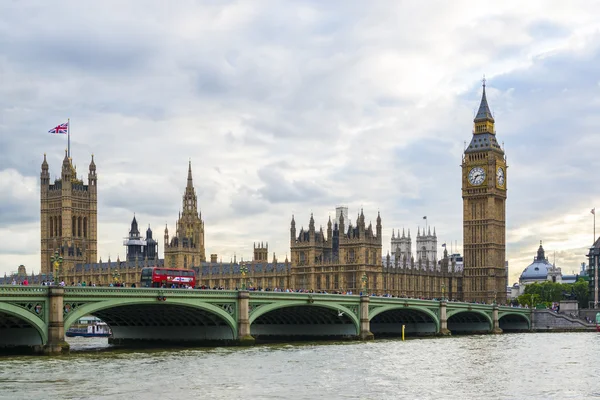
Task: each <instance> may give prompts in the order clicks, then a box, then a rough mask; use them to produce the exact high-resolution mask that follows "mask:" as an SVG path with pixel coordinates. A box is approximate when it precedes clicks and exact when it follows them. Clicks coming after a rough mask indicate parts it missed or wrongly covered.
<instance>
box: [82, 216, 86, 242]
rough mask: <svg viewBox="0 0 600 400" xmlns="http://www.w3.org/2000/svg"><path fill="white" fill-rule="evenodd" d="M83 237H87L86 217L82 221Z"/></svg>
mask: <svg viewBox="0 0 600 400" xmlns="http://www.w3.org/2000/svg"><path fill="white" fill-rule="evenodd" d="M83 237H85V238H86V237H87V217H86V218H84V219H83Z"/></svg>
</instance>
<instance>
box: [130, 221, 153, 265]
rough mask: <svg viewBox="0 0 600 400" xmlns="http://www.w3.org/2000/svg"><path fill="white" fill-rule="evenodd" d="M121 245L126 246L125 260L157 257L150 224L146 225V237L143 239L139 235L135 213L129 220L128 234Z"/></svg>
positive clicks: (151, 259) (150, 259)
mask: <svg viewBox="0 0 600 400" xmlns="http://www.w3.org/2000/svg"><path fill="white" fill-rule="evenodd" d="M123 245H124V246H125V247H126V248H127V257H126V260H127V261H143V260H144V259H147V260H149V261H154V260H155V259H156V258H158V243H156V240H154V239H153V238H152V229H150V225H148V229H147V230H146V238H145V239H144V238H143V237H142V236H141V235H140V231H139V229H138V223H137V220H136V219H135V215H134V216H133V221H131V229H130V230H129V236H128V237H127V238H125V240H124V241H123Z"/></svg>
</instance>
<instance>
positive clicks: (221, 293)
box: [65, 286, 237, 297]
mask: <svg viewBox="0 0 600 400" xmlns="http://www.w3.org/2000/svg"><path fill="white" fill-rule="evenodd" d="M159 294H160V295H169V296H179V297H190V296H192V297H236V296H237V291H235V290H195V289H170V288H169V289H167V288H121V287H104V286H96V287H89V286H88V287H82V286H66V287H65V296H74V295H75V296H103V295H109V296H114V295H119V296H126V297H128V296H156V295H159Z"/></svg>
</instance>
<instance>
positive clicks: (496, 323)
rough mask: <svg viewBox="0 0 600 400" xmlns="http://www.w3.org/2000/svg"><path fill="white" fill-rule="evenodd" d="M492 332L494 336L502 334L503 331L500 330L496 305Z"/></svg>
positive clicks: (493, 310) (495, 306)
mask: <svg viewBox="0 0 600 400" xmlns="http://www.w3.org/2000/svg"><path fill="white" fill-rule="evenodd" d="M492 321H493V326H492V332H491V333H494V334H499V333H502V329H500V322H499V321H498V305H497V304H494V308H492Z"/></svg>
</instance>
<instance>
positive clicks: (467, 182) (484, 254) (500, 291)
mask: <svg viewBox="0 0 600 400" xmlns="http://www.w3.org/2000/svg"><path fill="white" fill-rule="evenodd" d="M494 123H495V121H494V118H493V116H492V113H491V111H490V109H489V107H488V103H487V98H486V94H485V81H484V85H483V95H482V98H481V104H480V106H479V111H478V112H477V115H476V117H475V120H474V129H473V138H472V140H471V143H470V144H469V146H468V147H467V148H466V149H465V153H464V156H463V161H462V197H463V246H464V287H463V290H464V300H467V301H481V302H488V303H491V302H493V301H498V302H500V303H504V302H505V301H506V268H505V261H506V250H505V248H506V245H505V240H506V239H505V232H506V158H505V156H504V150H503V149H502V148H501V147H500V145H499V144H498V142H497V140H496V131H495V128H494Z"/></svg>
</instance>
